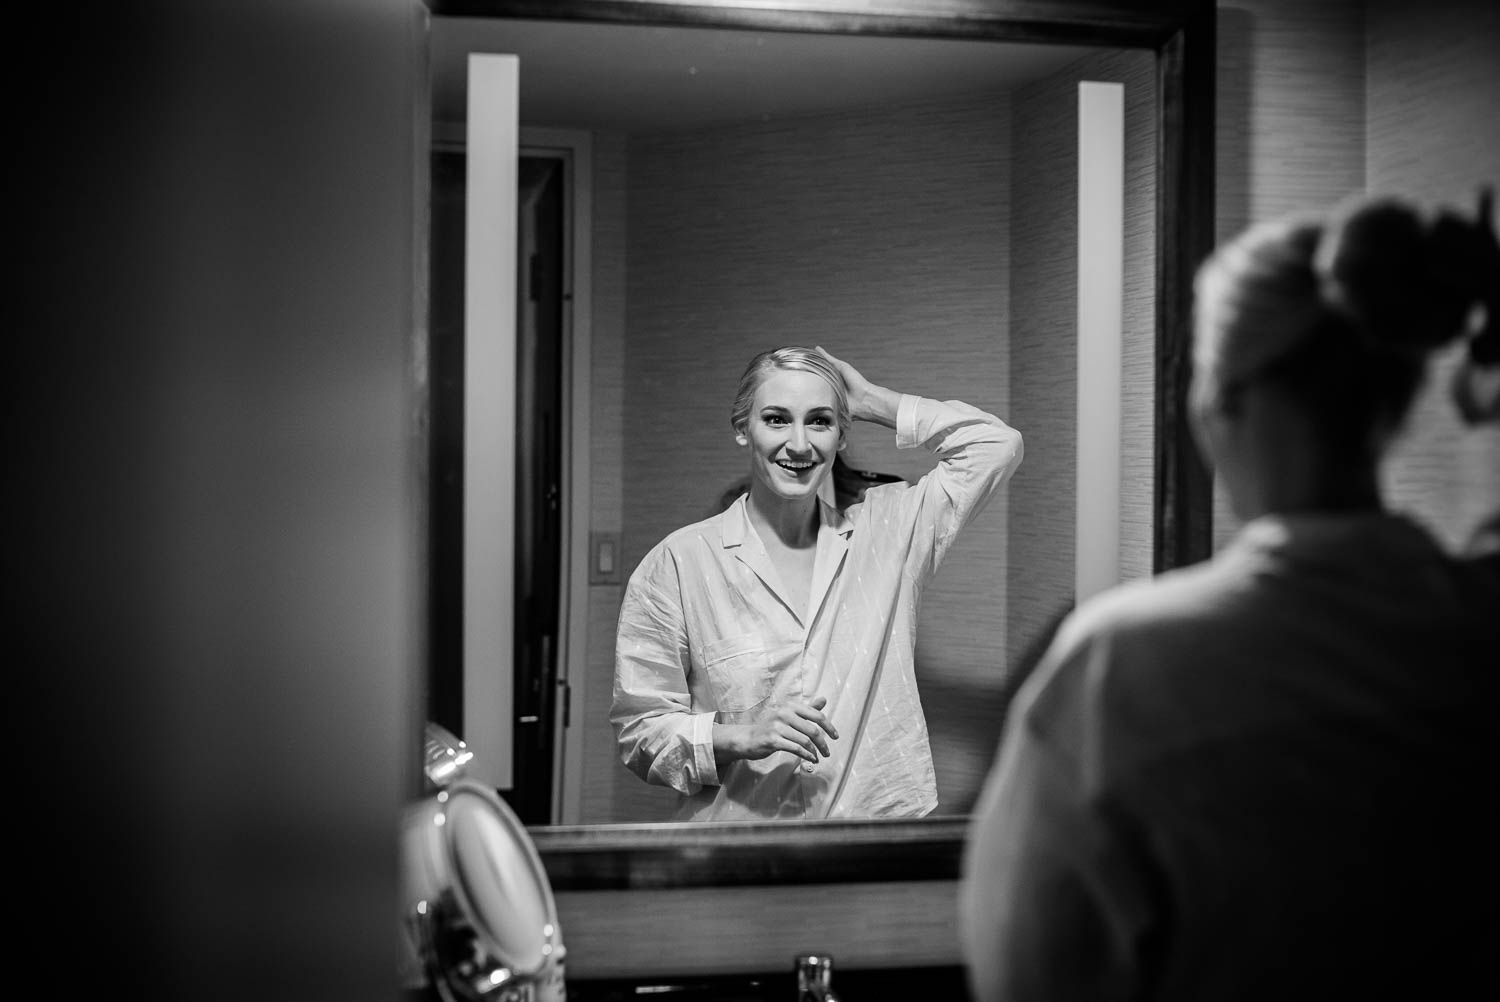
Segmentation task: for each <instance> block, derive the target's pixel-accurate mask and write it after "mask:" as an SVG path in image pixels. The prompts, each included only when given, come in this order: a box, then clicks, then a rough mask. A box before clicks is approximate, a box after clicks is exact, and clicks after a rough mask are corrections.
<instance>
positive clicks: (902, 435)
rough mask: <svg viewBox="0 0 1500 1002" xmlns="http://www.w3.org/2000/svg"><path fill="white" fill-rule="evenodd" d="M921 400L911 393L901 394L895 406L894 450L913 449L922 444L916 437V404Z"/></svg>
mask: <svg viewBox="0 0 1500 1002" xmlns="http://www.w3.org/2000/svg"><path fill="white" fill-rule="evenodd" d="M921 399H922V398H921V397H918V396H916V395H915V394H911V393H903V394H901V402H900V404H898V405H897V406H896V448H898V449H915V448H916V447H917V446H919V445H921V444H922V439H921V438H919V437H918V435H917V403H918V401H920V400H921Z"/></svg>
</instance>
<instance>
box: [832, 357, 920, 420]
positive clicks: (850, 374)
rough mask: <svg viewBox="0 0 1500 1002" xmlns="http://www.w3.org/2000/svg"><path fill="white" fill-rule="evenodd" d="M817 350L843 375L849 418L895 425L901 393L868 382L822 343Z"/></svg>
mask: <svg viewBox="0 0 1500 1002" xmlns="http://www.w3.org/2000/svg"><path fill="white" fill-rule="evenodd" d="M817 352H818V354H820V355H822V356H823V357H824V358H826V359H828V361H829V362H830V363H831V364H832V365H833V367H834V368H835V369H837V370H838V372H839V375H841V376H843V377H844V386H845V387H846V388H847V389H848V392H849V416H850V417H851V418H853V419H854V420H856V421H874V422H875V423H877V424H883V425H886V426H887V427H890V428H894V427H896V409H897V407H898V406H899V405H900V403H901V394H899V393H897V392H895V391H894V390H888V389H886V388H885V387H883V386H877V385H875V384H874V383H872V382H870V381H869V380H868V379H866V378H865V377H864V376H862V375H860V373H859V370H858V369H856V368H855V367H854V366H852V365H850V364H849V363H848V362H845V361H844V360H843V359H841V358H835V357H834V356H833V355H831V354H829V353H828V350H827V349H826V348H824V347H823V346H822V345H819V346H818V348H817Z"/></svg>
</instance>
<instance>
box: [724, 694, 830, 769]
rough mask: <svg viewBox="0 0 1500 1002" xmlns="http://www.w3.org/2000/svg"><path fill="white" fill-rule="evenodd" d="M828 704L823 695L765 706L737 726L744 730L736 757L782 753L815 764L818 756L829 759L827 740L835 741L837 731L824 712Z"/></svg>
mask: <svg viewBox="0 0 1500 1002" xmlns="http://www.w3.org/2000/svg"><path fill="white" fill-rule="evenodd" d="M827 705H828V698H827V697H826V696H814V697H813V698H812V699H810V700H808V701H807V702H803V701H802V700H800V699H787V700H784V701H782V702H779V703H772V704H769V705H767V706H766V707H764V708H763V709H762V710H761V712H760V714H759V715H758V716H757V717H756V718H755V719H754V720H752V721H750V722H749V723H747V724H741V725H739V726H740V727H741V728H742V729H743V730H742V732H741V735H740V741H739V742H738V744H739V747H738V748H736V749H735V750H736V751H737V752H739V754H738V755H736V756H735V757H737V758H747V759H760V758H765V757H767V756H768V755H773V754H775V753H776V752H782V751H784V752H791V753H792V754H793V755H796V756H798V757H799V758H802V759H806V760H807V761H809V762H817V761H818V758H819V756H820V755H821V756H822V757H824V758H826V757H828V755H829V754H831V752H830V751H829V748H828V741H829V739H830V738H832V739H834V740H837V739H838V736H839V732H838V729H837V728H835V727H834V726H833V721H831V720H829V719H828V717H827V716H826V715H825V714H824V713H823V707H825V706H827Z"/></svg>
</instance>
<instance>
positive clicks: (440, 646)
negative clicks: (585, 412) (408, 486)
mask: <svg viewBox="0 0 1500 1002" xmlns="http://www.w3.org/2000/svg"><path fill="white" fill-rule="evenodd" d="M466 172H467V157H466V154H465V152H464V150H463V149H462V147H440V148H437V149H435V150H434V151H433V153H432V161H431V177H432V200H431V253H430V258H429V268H430V272H431V273H430V277H429V280H430V293H431V294H430V310H431V313H430V316H429V323H428V330H429V339H430V340H429V355H428V361H429V365H430V372H429V379H430V381H431V385H432V387H433V390H434V392H433V394H432V406H431V413H430V439H429V442H428V449H429V469H430V470H431V476H430V478H429V484H430V487H429V490H430V496H429V498H428V503H429V505H430V511H431V522H430V524H431V527H432V539H431V554H432V560H431V565H430V566H431V575H432V580H431V581H430V583H429V595H430V601H431V608H430V609H429V614H430V622H431V623H432V631H431V635H430V650H429V664H430V666H431V667H430V671H429V675H428V679H427V712H428V716H429V719H431V720H433V721H434V722H436V723H438V724H440V725H442V726H443V727H445V728H447V729H448V730H450V731H452V732H453V733H454V734H457V735H458V736H459V737H461V738H464V739H465V740H466V741H473V740H475V738H474V737H473V736H470V735H465V734H464V726H463V725H464V711H465V707H464V664H463V651H464V635H463V632H464V622H463V617H464V601H463V580H464V578H463V566H464V538H463V536H464V414H465V408H464V387H465V380H464V274H465V268H464V255H465V207H466V206H465V188H466V180H467V178H466ZM569 178H570V172H569V170H568V162H567V156H566V154H565V153H564V152H559V151H527V150H523V151H522V155H521V156H520V159H519V163H518V185H517V187H518V191H517V202H516V205H517V227H516V233H517V257H516V275H515V281H516V290H517V297H516V304H517V307H516V313H517V315H516V381H515V386H516V391H515V397H516V400H515V406H516V413H515V429H516V442H515V457H516V470H515V484H516V491H515V548H514V553H515V610H514V622H515V631H514V644H513V662H512V663H513V682H514V685H513V691H512V693H511V697H512V701H511V705H510V706H509V707H502V708H498V709H497V712H501V713H508V714H510V715H511V724H512V727H511V733H512V742H511V749H510V751H511V762H512V770H511V774H512V784H511V786H510V787H509V788H500V789H499V790H498V792H499V794H500V795H501V796H502V797H503V798H504V799H505V800H506V802H507V803H508V804H509V806H510V807H511V809H512V810H514V811H515V812H516V814H517V816H518V817H519V818H520V820H521V821H522V822H523V823H525V824H550V823H552V822H553V821H554V820H555V816H556V814H557V812H558V795H559V792H560V782H561V778H562V776H561V766H562V756H563V744H564V742H563V741H562V736H563V732H564V731H565V730H566V728H567V727H568V725H569V723H570V721H569V719H568V718H569V716H570V714H569V704H570V700H569V698H568V696H569V693H568V688H567V681H566V672H565V671H564V670H562V669H561V668H560V664H561V657H560V651H561V647H562V645H561V644H560V642H559V638H560V636H561V627H562V624H563V622H564V616H563V594H564V589H565V588H566V586H567V582H566V574H565V573H564V554H565V552H566V549H565V540H564V532H565V529H566V521H565V518H564V514H565V510H564V504H565V497H564V492H565V489H566V481H565V472H564V471H565V466H564V464H565V462H566V459H567V453H566V449H565V443H564V435H565V434H566V433H567V428H568V418H567V411H566V394H565V391H564V387H565V379H566V368H567V361H568V355H569V352H568V316H569V309H568V303H569V299H570V292H569V288H568V286H569V269H568V267H567V261H568V245H569V242H570V237H569V229H568V216H569V211H568V207H569V202H570V197H569V186H570V183H569Z"/></svg>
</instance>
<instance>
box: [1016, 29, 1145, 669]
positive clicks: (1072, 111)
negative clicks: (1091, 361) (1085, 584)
mask: <svg viewBox="0 0 1500 1002" xmlns="http://www.w3.org/2000/svg"><path fill="white" fill-rule="evenodd" d="M1079 80H1096V81H1112V82H1119V83H1123V84H1124V85H1125V161H1126V162H1125V205H1124V208H1125V275H1124V278H1125V287H1124V304H1123V307H1124V315H1123V326H1122V333H1123V335H1124V339H1125V344H1124V355H1123V358H1122V376H1123V379H1124V387H1123V394H1122V398H1121V407H1122V414H1121V429H1120V435H1121V437H1120V449H1121V457H1122V461H1121V470H1120V475H1121V506H1122V524H1121V532H1120V553H1119V565H1120V575H1121V578H1122V579H1123V580H1129V579H1131V578H1135V577H1141V576H1143V575H1147V574H1149V573H1150V571H1151V548H1152V530H1153V512H1152V505H1153V499H1154V490H1153V482H1154V477H1155V471H1154V461H1155V443H1154V429H1155V416H1154V406H1155V403H1154V402H1155V343H1156V336H1155V301H1156V293H1155V279H1156V268H1155V247H1156V242H1155V233H1156V218H1155V213H1156V177H1155V164H1156V116H1155V106H1156V83H1155V81H1156V77H1155V60H1154V58H1152V56H1151V55H1150V54H1148V53H1144V52H1113V53H1100V54H1098V55H1093V56H1089V57H1088V58H1086V59H1084V60H1082V61H1080V62H1079V63H1077V64H1075V65H1074V66H1072V67H1070V68H1068V69H1067V70H1066V71H1064V72H1061V73H1058V74H1056V75H1054V76H1051V77H1049V78H1047V79H1045V80H1041V81H1038V82H1036V83H1034V84H1031V85H1029V86H1027V87H1025V88H1022V89H1021V90H1020V91H1018V92H1017V93H1016V95H1015V99H1014V132H1013V135H1012V145H1013V147H1014V149H1015V194H1014V196H1013V203H1014V204H1013V211H1012V217H1013V222H1012V240H1013V241H1014V242H1015V245H1016V246H1017V247H1023V246H1024V247H1026V248H1027V253H1025V254H1020V253H1017V254H1016V255H1014V256H1013V257H1012V260H1011V286H1012V289H1013V293H1014V295H1013V302H1014V308H1013V311H1012V321H1011V328H1012V357H1013V359H1014V366H1013V369H1012V373H1011V403H1012V407H1013V409H1014V413H1015V417H1016V423H1017V426H1018V427H1020V428H1022V429H1023V430H1024V431H1025V432H1026V436H1027V437H1026V463H1025V464H1024V465H1023V467H1022V472H1021V474H1018V475H1017V478H1016V482H1015V485H1014V488H1013V490H1012V495H1011V518H1010V552H1011V561H1010V566H1009V573H1010V577H1011V584H1010V592H1009V598H1010V606H1009V610H1008V617H1009V624H1010V628H1009V639H1008V646H1009V654H1010V657H1009V665H1010V668H1011V670H1012V671H1013V672H1023V671H1025V670H1027V669H1029V668H1030V667H1031V666H1032V662H1033V661H1034V660H1035V658H1036V657H1037V656H1038V655H1039V653H1040V651H1039V649H1038V647H1039V645H1040V644H1041V643H1042V641H1044V640H1045V638H1046V636H1047V634H1048V633H1049V632H1050V630H1051V629H1052V628H1053V627H1054V626H1055V625H1056V622H1057V620H1058V618H1059V617H1060V616H1061V615H1062V614H1063V613H1065V612H1066V611H1067V610H1068V609H1069V608H1071V606H1072V603H1073V581H1074V555H1075V554H1074V526H1073V518H1074V504H1075V493H1074V492H1075V489H1076V479H1075V478H1076V469H1075V461H1076V452H1077V434H1078V429H1077V391H1076V387H1075V381H1076V378H1077V351H1078V340H1077V314H1078V304H1077V296H1078V252H1077V244H1078V233H1077V227H1078V212H1077V197H1078V150H1077V133H1078V86H1077V85H1078V81H1079ZM1015 681H1019V679H1016V680H1015Z"/></svg>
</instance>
